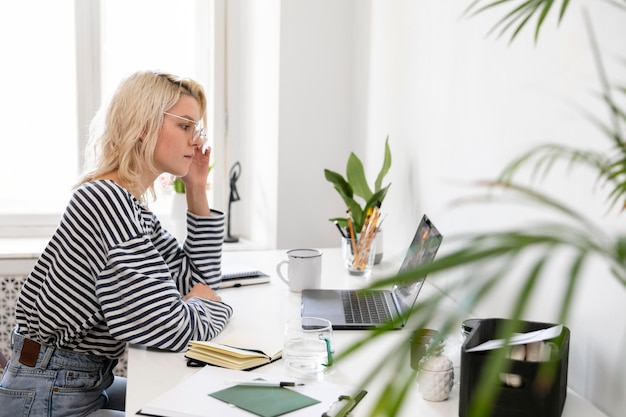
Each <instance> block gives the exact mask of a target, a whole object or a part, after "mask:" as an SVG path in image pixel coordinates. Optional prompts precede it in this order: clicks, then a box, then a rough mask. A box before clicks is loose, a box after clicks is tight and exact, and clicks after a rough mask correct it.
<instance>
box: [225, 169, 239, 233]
mask: <svg viewBox="0 0 626 417" xmlns="http://www.w3.org/2000/svg"><path fill="white" fill-rule="evenodd" d="M240 175H241V164H240V163H239V161H237V162H235V164H234V165H233V166H232V167H231V168H230V196H229V197H228V223H227V226H226V237H225V238H224V242H226V243H235V242H239V238H238V237H236V236H231V234H230V214H231V211H230V205H231V204H232V203H233V201H239V200H240V199H241V198H240V197H239V193H238V192H237V184H236V183H237V180H238V179H239V176H240Z"/></svg>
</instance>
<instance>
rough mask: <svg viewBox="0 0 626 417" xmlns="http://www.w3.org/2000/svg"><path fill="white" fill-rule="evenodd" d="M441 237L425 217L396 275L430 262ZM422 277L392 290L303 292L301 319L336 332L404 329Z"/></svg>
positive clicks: (323, 290) (422, 280)
mask: <svg viewBox="0 0 626 417" xmlns="http://www.w3.org/2000/svg"><path fill="white" fill-rule="evenodd" d="M442 240H443V236H442V235H441V233H439V231H438V230H437V228H436V227H435V226H434V225H433V223H432V222H431V221H430V219H429V218H428V216H426V215H424V216H423V217H422V219H421V221H420V223H419V225H418V227H417V231H416V232H415V236H414V237H413V241H412V242H411V245H410V246H409V249H408V250H407V253H406V256H405V257H404V261H403V262H402V266H401V267H400V271H399V273H404V272H407V271H410V270H411V269H413V268H415V267H416V266H418V265H421V264H423V263H425V262H432V260H433V259H434V258H435V254H436V253H437V250H438V249H439V246H440V245H441V241H442ZM425 279H426V277H425V276H422V277H416V279H415V280H411V281H403V282H396V283H395V284H394V285H393V288H392V289H391V290H384V289H373V290H342V289H305V290H302V305H301V314H302V316H303V317H321V318H324V319H327V320H329V321H330V322H331V323H332V325H333V329H336V330H352V329H354V330H362V329H374V328H377V327H384V326H388V325H389V322H390V321H393V322H394V323H397V324H396V325H395V326H394V328H401V327H404V325H405V324H406V321H407V318H408V312H409V310H410V309H411V308H413V304H415V300H417V296H418V294H419V292H420V290H421V289H422V285H423V284H424V280H425Z"/></svg>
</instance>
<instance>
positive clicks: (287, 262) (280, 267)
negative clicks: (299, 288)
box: [276, 261, 289, 285]
mask: <svg viewBox="0 0 626 417" xmlns="http://www.w3.org/2000/svg"><path fill="white" fill-rule="evenodd" d="M285 264H289V261H280V262H279V263H278V264H276V273H277V274H278V277H279V278H280V279H282V280H283V282H284V283H285V284H287V285H289V279H288V278H285V277H284V276H283V274H282V273H281V269H282V266H283V265H285Z"/></svg>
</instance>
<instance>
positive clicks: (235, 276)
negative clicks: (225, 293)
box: [220, 263, 270, 288]
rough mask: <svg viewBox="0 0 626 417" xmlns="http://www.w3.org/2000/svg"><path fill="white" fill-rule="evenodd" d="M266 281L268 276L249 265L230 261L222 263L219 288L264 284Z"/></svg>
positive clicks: (268, 279)
mask: <svg viewBox="0 0 626 417" xmlns="http://www.w3.org/2000/svg"><path fill="white" fill-rule="evenodd" d="M266 282H270V276H269V275H267V274H266V273H264V272H262V271H260V270H258V269H256V268H254V267H252V266H250V265H247V264H231V263H225V264H223V265H222V282H221V284H220V288H229V287H241V286H244V285H254V284H264V283H266Z"/></svg>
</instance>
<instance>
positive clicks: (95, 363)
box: [0, 331, 117, 417]
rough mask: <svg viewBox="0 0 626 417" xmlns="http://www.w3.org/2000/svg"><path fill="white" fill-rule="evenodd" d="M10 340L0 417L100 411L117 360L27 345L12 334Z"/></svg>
mask: <svg viewBox="0 0 626 417" xmlns="http://www.w3.org/2000/svg"><path fill="white" fill-rule="evenodd" d="M12 336H13V338H12V353H11V360H10V361H9V363H8V364H7V366H6V368H5V370H4V374H3V376H2V380H0V417H18V416H37V417H39V416H42V417H53V416H88V415H89V414H92V413H94V412H96V411H97V410H100V409H102V408H105V407H106V405H107V403H108V402H109V398H108V395H107V392H106V389H107V388H108V387H109V386H110V385H111V384H112V383H113V380H114V376H113V368H114V367H115V365H116V364H117V360H113V359H107V358H104V357H99V356H95V355H90V354H86V353H77V352H71V351H67V350H63V349H58V348H55V347H52V346H45V345H37V344H33V343H32V342H29V341H28V339H26V338H25V337H24V336H22V335H21V334H19V333H17V332H16V331H14V332H13V335H12ZM25 341H26V344H25ZM33 346H35V347H34V348H33ZM37 351H38V353H37ZM28 352H30V355H28ZM21 358H22V359H21ZM22 362H26V363H27V364H26V365H25V364H24V363H22ZM30 365H33V366H30Z"/></svg>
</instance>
